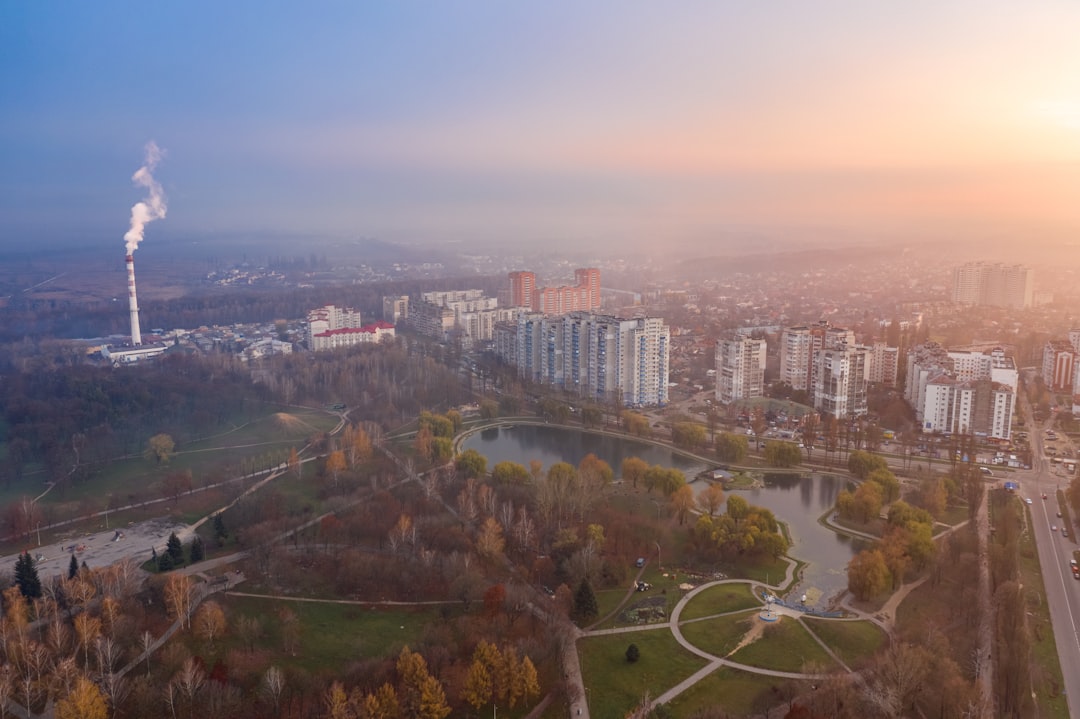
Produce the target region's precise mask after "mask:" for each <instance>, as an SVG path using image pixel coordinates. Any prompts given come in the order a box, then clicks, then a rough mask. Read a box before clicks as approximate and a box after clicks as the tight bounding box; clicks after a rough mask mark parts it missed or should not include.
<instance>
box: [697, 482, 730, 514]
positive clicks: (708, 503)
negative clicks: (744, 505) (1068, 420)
mask: <svg viewBox="0 0 1080 719" xmlns="http://www.w3.org/2000/svg"><path fill="white" fill-rule="evenodd" d="M697 502H698V506H699V507H700V508H701V511H703V512H707V513H708V515H709V516H710V517H712V516H713V515H715V514H716V513H717V512H719V511H720V507H722V506H723V505H724V488H723V487H721V486H720V485H719V484H716V483H713V484H710V485H709V486H708V487H706V488H705V491H703V492H702V493H701V494H700V495H699V496H698V498H697Z"/></svg>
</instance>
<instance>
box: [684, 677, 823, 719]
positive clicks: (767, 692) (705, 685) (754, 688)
mask: <svg viewBox="0 0 1080 719" xmlns="http://www.w3.org/2000/svg"><path fill="white" fill-rule="evenodd" d="M808 684H809V683H808V682H790V681H789V680H786V679H778V678H776V677H769V676H765V675H764V674H752V673H750V672H744V671H740V670H738V669H732V668H730V667H720V668H719V669H717V670H716V671H715V672H713V673H711V674H709V675H708V676H706V677H703V678H702V680H701V681H699V682H697V683H696V684H694V685H693V686H692V687H690V688H689V689H687V690H686V691H685V692H683V693H682V694H680V695H679V696H677V697H675V698H674V699H672V700H671V701H670V702H668V704H667V708H668V709H670V710H671V715H672V716H673V717H679V718H680V719H681V718H682V717H689V716H692V715H694V714H695V713H697V712H699V711H701V710H703V709H708V708H710V707H717V706H719V707H723V708H724V710H725V711H727V712H728V713H730V714H732V715H734V716H751V715H755V716H757V715H758V714H759V712H758V710H759V708H760V707H759V705H765V706H772V705H775V704H777V703H780V701H782V699H781V698H780V697H777V696H776V695H775V694H774V692H773V689H774V688H778V687H782V686H783V687H787V686H791V687H792V688H799V687H802V686H804V685H805V686H807V688H808Z"/></svg>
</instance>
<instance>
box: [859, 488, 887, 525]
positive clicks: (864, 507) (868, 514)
mask: <svg viewBox="0 0 1080 719" xmlns="http://www.w3.org/2000/svg"><path fill="white" fill-rule="evenodd" d="M881 494H882V493H881V485H879V484H877V483H876V482H863V483H862V484H860V485H859V488H858V489H856V490H855V497H854V500H855V503H854V507H853V509H854V511H855V516H856V517H857V518H858V520H859V521H860V522H862V523H863V524H866V523H867V522H869V521H870V520H871V519H875V518H876V517H877V516H878V514H880V513H881V502H882V496H881Z"/></svg>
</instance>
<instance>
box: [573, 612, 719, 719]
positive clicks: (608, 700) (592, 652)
mask: <svg viewBox="0 0 1080 719" xmlns="http://www.w3.org/2000/svg"><path fill="white" fill-rule="evenodd" d="M631 644H636V645H637V647H638V649H639V650H640V651H641V657H640V658H639V659H638V661H636V662H634V663H630V662H628V661H626V648H627V647H629V646H630V645H631ZM578 652H579V653H580V656H581V672H582V677H583V678H584V681H585V686H586V687H588V697H587V699H588V702H589V713H590V714H591V715H592V716H595V717H621V716H623V715H624V714H626V712H627V711H629V710H630V709H631V708H633V706H634V705H635V704H636V703H637V702H638V701H639V700H640V699H641V696H642V694H643V693H644V692H645V691H646V690H648V692H649V694H650V695H651V696H653V697H656V696H659V695H660V694H662V693H664V692H665V691H666V690H668V689H670V688H671V687H673V686H674V685H676V684H678V683H679V682H680V681H682V680H683V679H686V678H687V677H689V676H690V675H692V674H693V673H694V672H696V671H697V670H698V669H700V668H701V667H703V666H704V665H705V660H704V659H702V658H700V657H698V656H696V655H694V654H692V653H690V652H688V651H686V650H685V649H683V648H682V647H681V646H679V643H678V642H676V641H675V637H673V636H672V635H671V632H670V631H668V630H667V628H666V627H661V628H658V629H655V630H647V631H641V632H626V633H623V634H613V635H606V636H599V637H585V638H583V639H581V640H579V641H578ZM564 716H565V714H564Z"/></svg>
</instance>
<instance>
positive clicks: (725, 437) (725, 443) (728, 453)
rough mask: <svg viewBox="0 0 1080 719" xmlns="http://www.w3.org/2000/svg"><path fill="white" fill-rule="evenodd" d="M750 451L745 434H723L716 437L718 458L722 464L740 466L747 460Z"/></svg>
mask: <svg viewBox="0 0 1080 719" xmlns="http://www.w3.org/2000/svg"><path fill="white" fill-rule="evenodd" d="M748 451H750V443H749V442H747V440H746V435H744V434H732V433H731V432H721V433H720V434H719V435H717V437H716V456H717V457H718V458H719V459H720V461H722V462H731V463H732V464H738V463H739V462H742V461H743V460H744V459H746V453H747V452H748Z"/></svg>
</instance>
